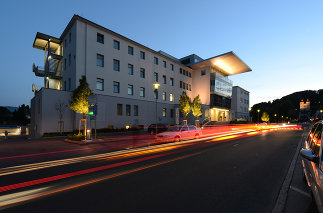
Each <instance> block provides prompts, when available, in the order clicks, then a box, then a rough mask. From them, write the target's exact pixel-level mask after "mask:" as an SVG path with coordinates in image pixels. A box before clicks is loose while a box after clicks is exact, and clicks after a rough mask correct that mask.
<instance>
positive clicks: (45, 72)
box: [33, 64, 62, 80]
mask: <svg viewBox="0 0 323 213" xmlns="http://www.w3.org/2000/svg"><path fill="white" fill-rule="evenodd" d="M47 67H48V68H47V69H45V68H44V67H41V66H36V65H35V64H33V72H34V73H35V75H36V76H39V77H48V78H52V79H56V80H61V79H62V69H61V66H60V65H58V66H47Z"/></svg>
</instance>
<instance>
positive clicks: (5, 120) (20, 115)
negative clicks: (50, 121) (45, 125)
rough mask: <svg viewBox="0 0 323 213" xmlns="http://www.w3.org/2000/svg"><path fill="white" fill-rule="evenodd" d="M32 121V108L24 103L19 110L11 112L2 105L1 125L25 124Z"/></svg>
mask: <svg viewBox="0 0 323 213" xmlns="http://www.w3.org/2000/svg"><path fill="white" fill-rule="evenodd" d="M29 123H30V108H29V106H28V105H27V106H26V105H25V104H23V105H21V106H19V107H18V109H17V110H15V111H13V112H10V111H9V110H8V109H7V108H6V107H3V106H0V125H19V126H25V125H27V124H29Z"/></svg>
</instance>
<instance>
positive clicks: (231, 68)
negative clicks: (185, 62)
mask: <svg viewBox="0 0 323 213" xmlns="http://www.w3.org/2000/svg"><path fill="white" fill-rule="evenodd" d="M208 66H210V67H216V68H217V69H219V70H220V71H221V72H222V73H223V74H224V75H226V76H228V75H236V74H240V73H244V72H250V71H251V69H250V67H249V66H248V65H247V64H245V63H244V62H243V61H242V60H241V59H240V58H239V57H238V56H237V55H236V54H235V53H234V52H232V51H231V52H227V53H224V54H221V55H218V56H215V57H212V58H209V59H205V60H204V61H201V62H197V63H195V64H192V65H190V67H192V68H193V69H202V68H203V67H208Z"/></svg>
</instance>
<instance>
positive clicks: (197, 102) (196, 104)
mask: <svg viewBox="0 0 323 213" xmlns="http://www.w3.org/2000/svg"><path fill="white" fill-rule="evenodd" d="M191 108H192V113H193V115H194V116H195V117H196V119H198V117H200V116H201V115H202V104H201V99H200V95H198V96H196V97H195V98H194V99H193V103H192V107H191Z"/></svg>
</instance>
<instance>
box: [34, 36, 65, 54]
mask: <svg viewBox="0 0 323 213" xmlns="http://www.w3.org/2000/svg"><path fill="white" fill-rule="evenodd" d="M48 41H50V48H51V51H52V52H56V50H57V49H58V48H59V46H60V44H61V43H62V41H61V40H60V39H58V38H55V37H53V36H49V35H46V34H43V33H40V32H37V34H36V37H35V40H34V44H33V48H37V49H40V50H45V49H46V48H47V44H48Z"/></svg>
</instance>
